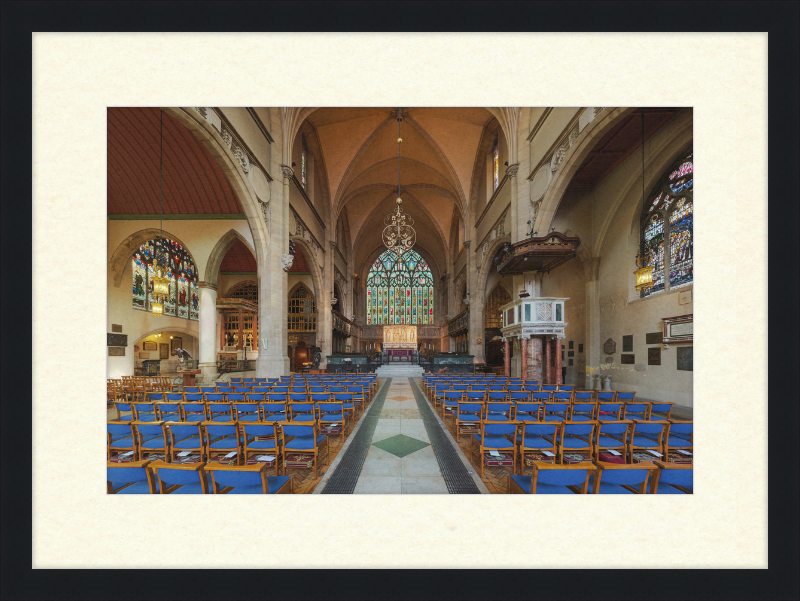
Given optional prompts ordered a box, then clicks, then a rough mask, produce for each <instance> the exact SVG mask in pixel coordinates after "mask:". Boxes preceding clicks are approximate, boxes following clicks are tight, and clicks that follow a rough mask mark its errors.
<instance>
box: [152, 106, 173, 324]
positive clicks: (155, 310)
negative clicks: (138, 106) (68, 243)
mask: <svg viewBox="0 0 800 601" xmlns="http://www.w3.org/2000/svg"><path fill="white" fill-rule="evenodd" d="M159 114H160V119H159V130H160V137H161V143H160V146H159V170H158V171H159V172H158V208H159V216H160V234H159V236H158V241H157V242H156V249H155V257H154V258H153V302H152V303H151V305H150V312H151V314H152V315H153V317H161V316H163V315H164V301H165V300H166V299H167V297H168V296H169V284H170V280H169V278H167V257H166V256H165V253H166V252H167V250H166V248H164V111H160V113H159Z"/></svg>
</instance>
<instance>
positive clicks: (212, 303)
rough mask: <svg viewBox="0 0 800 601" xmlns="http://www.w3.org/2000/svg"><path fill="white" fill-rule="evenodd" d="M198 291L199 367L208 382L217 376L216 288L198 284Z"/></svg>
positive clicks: (201, 283)
mask: <svg viewBox="0 0 800 601" xmlns="http://www.w3.org/2000/svg"><path fill="white" fill-rule="evenodd" d="M197 287H198V288H199V289H200V290H199V292H200V306H199V310H198V313H199V322H200V323H199V326H200V340H199V345H200V351H199V353H198V360H199V367H200V370H201V374H202V376H203V378H208V379H209V380H210V379H212V378H214V377H216V375H217V353H216V349H215V346H216V344H215V343H216V339H217V286H216V285H215V284H210V283H208V282H198V283H197Z"/></svg>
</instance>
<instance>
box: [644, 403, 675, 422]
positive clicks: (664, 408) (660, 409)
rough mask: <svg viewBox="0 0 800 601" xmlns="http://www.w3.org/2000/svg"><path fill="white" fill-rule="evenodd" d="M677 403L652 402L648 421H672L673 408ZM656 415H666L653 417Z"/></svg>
mask: <svg viewBox="0 0 800 601" xmlns="http://www.w3.org/2000/svg"><path fill="white" fill-rule="evenodd" d="M674 404H675V403H668V402H664V401H652V402H651V403H650V409H649V410H648V412H647V417H646V419H648V420H653V419H656V420H666V421H669V420H670V413H671V412H672V406H673V405H674ZM654 413H658V414H664V415H663V417H662V416H661V415H653V414H654Z"/></svg>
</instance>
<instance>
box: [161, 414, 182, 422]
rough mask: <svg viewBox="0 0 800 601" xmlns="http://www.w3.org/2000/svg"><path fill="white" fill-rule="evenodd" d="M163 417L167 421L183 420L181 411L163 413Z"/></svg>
mask: <svg viewBox="0 0 800 601" xmlns="http://www.w3.org/2000/svg"><path fill="white" fill-rule="evenodd" d="M161 419H162V420H164V421H165V422H179V421H181V414H180V413H162V414H161Z"/></svg>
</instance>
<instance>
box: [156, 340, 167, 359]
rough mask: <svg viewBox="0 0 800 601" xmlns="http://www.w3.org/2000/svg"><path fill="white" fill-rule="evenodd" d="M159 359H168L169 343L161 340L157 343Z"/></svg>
mask: <svg viewBox="0 0 800 601" xmlns="http://www.w3.org/2000/svg"><path fill="white" fill-rule="evenodd" d="M158 350H159V359H169V345H168V344H167V343H166V342H163V343H161V344H159V345H158Z"/></svg>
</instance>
